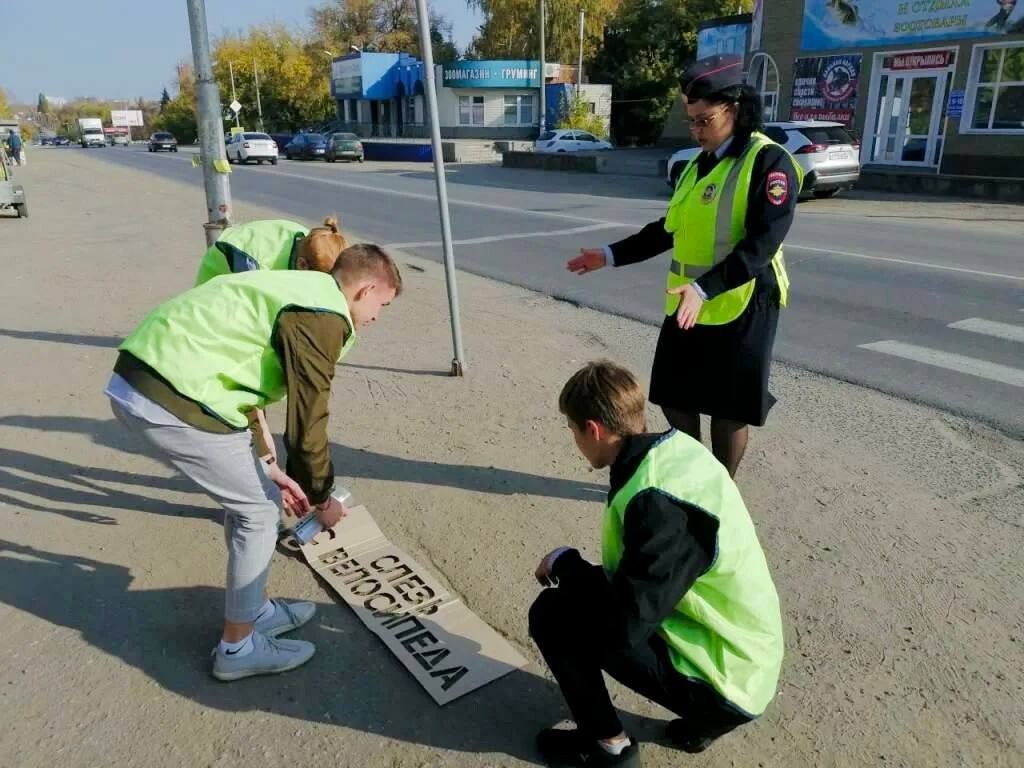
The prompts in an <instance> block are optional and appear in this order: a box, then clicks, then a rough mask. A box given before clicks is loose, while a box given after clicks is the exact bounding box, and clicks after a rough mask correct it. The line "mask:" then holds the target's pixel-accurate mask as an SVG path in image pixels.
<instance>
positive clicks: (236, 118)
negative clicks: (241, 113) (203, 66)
mask: <svg viewBox="0 0 1024 768" xmlns="http://www.w3.org/2000/svg"><path fill="white" fill-rule="evenodd" d="M228 73H230V75H231V101H232V102H235V101H238V97H237V96H235V68H234V66H233V65H232V64H231V62H230V61H229V62H228ZM235 127H236V128H241V127H242V124H241V122H239V120H238V113H237V112H235Z"/></svg>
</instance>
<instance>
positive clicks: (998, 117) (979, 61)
mask: <svg viewBox="0 0 1024 768" xmlns="http://www.w3.org/2000/svg"><path fill="white" fill-rule="evenodd" d="M972 73H973V77H972V85H971V88H970V97H971V103H972V105H973V108H972V109H971V112H970V115H971V122H970V127H971V129H973V130H975V131H1014V132H1024V44H1021V43H1018V44H1015V45H1010V46H1003V47H996V48H980V47H976V48H975V49H974V62H973V68H972Z"/></svg>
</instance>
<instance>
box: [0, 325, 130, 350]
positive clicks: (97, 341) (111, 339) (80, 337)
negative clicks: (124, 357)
mask: <svg viewBox="0 0 1024 768" xmlns="http://www.w3.org/2000/svg"><path fill="white" fill-rule="evenodd" d="M0 336H7V337H8V338H11V339H20V340H23V341H51V342H53V343H55V344H72V345H75V346H89V347H108V348H110V349H116V348H117V347H118V346H119V345H120V344H121V342H122V341H124V339H121V338H118V337H116V336H90V335H86V334H75V333H55V332H52V331H23V330H18V329H15V328H0Z"/></svg>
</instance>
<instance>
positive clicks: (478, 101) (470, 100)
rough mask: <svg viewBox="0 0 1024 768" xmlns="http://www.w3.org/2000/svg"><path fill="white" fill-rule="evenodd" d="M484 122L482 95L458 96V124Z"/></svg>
mask: <svg viewBox="0 0 1024 768" xmlns="http://www.w3.org/2000/svg"><path fill="white" fill-rule="evenodd" d="M483 124H484V97H483V96H459V125H483Z"/></svg>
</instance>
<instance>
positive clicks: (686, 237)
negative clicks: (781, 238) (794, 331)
mask: <svg viewBox="0 0 1024 768" xmlns="http://www.w3.org/2000/svg"><path fill="white" fill-rule="evenodd" d="M772 144H775V142H773V141H772V140H771V139H769V138H768V137H767V136H765V135H763V134H760V133H754V134H752V135H751V137H750V142H749V143H748V144H747V147H746V149H744V151H743V154H742V155H740V157H738V158H736V157H730V156H726V157H723V158H722V159H721V160H720V161H719V162H718V165H716V166H715V167H714V169H712V171H711V172H710V173H709V174H708V175H707V176H705V177H704V178H701V179H698V178H697V158H694V159H693V160H691V161H690V163H689V165H687V166H686V168H685V169H684V170H683V173H682V174H681V175H680V177H679V183H678V184H677V185H676V191H675V194H673V195H672V200H671V201H670V202H669V204H668V211H667V212H666V214H665V231H666V232H670V233H672V235H673V238H674V239H673V252H672V263H671V265H670V266H669V273H668V281H667V287H668V288H670V289H672V288H678V287H680V286H682V285H685V284H686V283H689V282H692V281H694V280H696V279H697V278H699V277H701V276H702V275H703V274H704V273H705V272H707V271H708V270H710V269H711V268H712V267H713V266H715V265H716V264H718V263H720V262H722V261H724V260H725V258H726V257H727V256H728V255H729V254H730V253H732V250H733V248H735V247H736V244H737V243H738V242H739V241H740V240H742V239H743V237H744V235H745V233H746V220H747V201H748V198H749V194H750V176H751V173H752V171H753V168H754V161H755V160H756V159H757V155H758V153H759V152H760V151H761V150H762V149H764V148H765V147H767V146H770V145H772ZM790 161H791V162H792V164H793V169H794V173H796V176H797V181H798V184H797V186H798V187H799V185H800V184H801V183H803V169H801V168H800V165H799V164H798V163H797V162H796V161H795V160H793V158H792V157H790ZM799 191H800V190H799V188H798V189H795V190H789V194H793V195H795V194H797V193H799ZM772 268H773V269H774V271H775V276H776V278H777V280H778V284H779V299H780V301H779V303H780V304H781V305H782V306H786V304H787V302H788V299H789V275H788V274H787V273H786V262H785V259H784V258H783V253H782V248H781V246H780V247H779V250H778V252H777V253H776V254H775V256H774V258H773V259H772ZM754 284H755V281H754V280H750V281H748V282H746V283H744V284H743V285H741V286H739V287H737V288H733V289H732V290H729V291H725V292H724V293H721V294H719V295H718V296H715V297H714V298H713V299H709V300H708V301H705V302H704V306H703V307H701V310H700V314H699V315H698V316H697V322H698V323H701V324H703V325H724V324H725V323H731V322H732V321H733V320H735V319H736V318H738V317H739V316H740V315H741V314H743V310H745V309H746V308H747V304H748V303H749V302H750V297H751V296H753V295H754ZM677 309H679V296H677V295H674V294H667V295H666V296H665V314H666V315H674V314H675V313H676V310H677Z"/></svg>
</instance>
